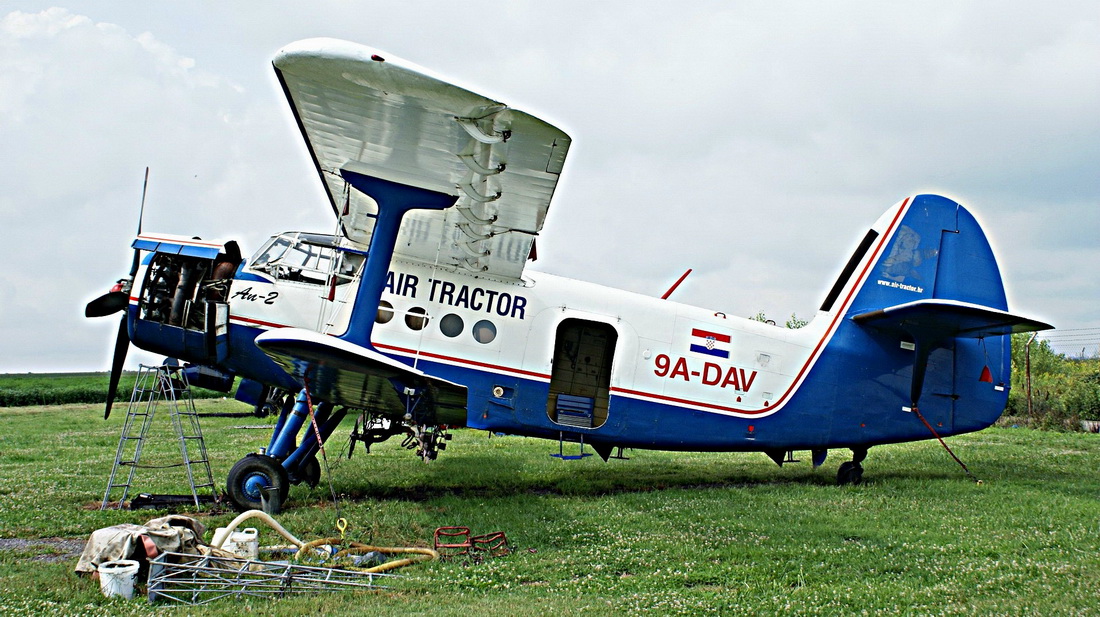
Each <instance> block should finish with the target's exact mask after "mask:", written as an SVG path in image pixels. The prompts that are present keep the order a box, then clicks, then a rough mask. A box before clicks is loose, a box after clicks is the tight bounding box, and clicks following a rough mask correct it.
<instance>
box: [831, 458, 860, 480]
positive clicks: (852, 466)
mask: <svg viewBox="0 0 1100 617" xmlns="http://www.w3.org/2000/svg"><path fill="white" fill-rule="evenodd" d="M862 482H863V466H862V465H860V464H859V463H856V462H854V461H847V462H844V463H841V464H840V469H837V472H836V483H837V486H844V485H846V484H851V485H854V486H855V485H859V484H861V483H862Z"/></svg>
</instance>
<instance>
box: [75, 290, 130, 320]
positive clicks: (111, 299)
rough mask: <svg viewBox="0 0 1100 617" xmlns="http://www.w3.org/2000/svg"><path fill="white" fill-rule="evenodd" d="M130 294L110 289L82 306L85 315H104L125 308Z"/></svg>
mask: <svg viewBox="0 0 1100 617" xmlns="http://www.w3.org/2000/svg"><path fill="white" fill-rule="evenodd" d="M129 302H130V294H128V293H126V292H124V291H112V292H110V293H105V294H103V295H102V296H100V297H98V298H96V299H95V300H92V301H91V302H89V303H88V306H85V307H84V316H85V317H106V316H107V315H111V314H113V313H117V312H119V311H121V310H122V309H124V308H126V305H127V304H129Z"/></svg>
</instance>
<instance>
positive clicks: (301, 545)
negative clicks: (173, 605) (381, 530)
mask: <svg viewBox="0 0 1100 617" xmlns="http://www.w3.org/2000/svg"><path fill="white" fill-rule="evenodd" d="M250 518H258V519H260V520H261V521H263V522H264V523H266V524H267V525H268V526H269V527H271V528H272V529H274V530H275V531H277V532H278V533H279V535H281V536H283V537H284V538H286V539H287V541H288V542H290V543H291V544H293V545H294V546H296V547H298V552H297V553H296V554H295V555H294V558H295V559H297V560H301V558H302V557H303V556H304V555H306V554H307V553H308V552H309V551H311V550H313V549H314V548H317V547H318V546H321V545H325V544H328V545H339V544H343V543H344V540H343V539H342V538H321V539H318V540H313V541H312V542H302V541H301V540H299V539H298V538H296V537H294V534H292V533H290V532H289V531H287V530H286V528H284V527H283V526H282V525H280V524H279V523H278V521H276V520H275V519H274V518H272V517H271V515H270V514H268V513H267V512H264V511H263V510H249V511H247V512H242V513H241V514H239V515H237V518H235V519H233V520H232V521H230V522H229V524H228V525H226V527H225V534H224V535H223V536H222V537H221V538H220V539H219V540H218V543H217V544H213V545H212V546H213V547H214V548H216V549H221V547H222V545H223V544H225V541H226V540H227V539H228V538H229V537H230V536H231V535H233V532H234V531H236V530H237V527H239V526H240V525H241V523H243V522H245V521H247V520H248V519H250ZM371 551H378V552H379V553H384V554H387V555H408V554H412V555H417V556H418V557H406V558H405V559H397V560H395V561H387V562H386V563H384V564H381V565H377V566H374V567H372V568H352V569H354V570H359V571H362V572H368V573H371V574H377V573H379V572H388V571H389V570H394V569H396V568H403V567H405V566H408V565H412V564H414V563H420V562H423V561H432V560H434V559H439V553H437V552H436V551H434V550H432V549H430V548H420V547H416V546H406V547H385V546H369V545H367V544H363V543H362V542H349V543H348V548H345V549H343V550H341V551H339V552H338V553H336V555H335V557H337V558H340V557H345V556H347V555H358V554H362V553H369V552H371Z"/></svg>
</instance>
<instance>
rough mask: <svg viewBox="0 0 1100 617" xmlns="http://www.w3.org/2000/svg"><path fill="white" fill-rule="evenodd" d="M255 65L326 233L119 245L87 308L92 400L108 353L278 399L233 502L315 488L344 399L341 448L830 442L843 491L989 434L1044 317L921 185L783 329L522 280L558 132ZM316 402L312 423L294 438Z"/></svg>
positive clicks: (293, 54)
mask: <svg viewBox="0 0 1100 617" xmlns="http://www.w3.org/2000/svg"><path fill="white" fill-rule="evenodd" d="M274 68H275V72H276V74H277V75H278V78H279V82H280V84H281V85H282V88H283V91H284V93H285V94H286V97H287V100H288V101H289V103H290V107H291V109H292V111H293V114H294V118H295V120H296V121H297V124H298V127H299V128H300V130H301V132H302V135H303V137H304V138H305V141H306V145H307V147H308V148H309V152H310V154H311V156H312V158H313V161H314V163H315V165H316V170H317V175H318V177H319V178H320V180H321V182H322V183H323V184H324V186H325V187H326V188H327V190H328V195H329V198H330V206H331V207H332V210H333V213H334V214H335V216H336V219H337V221H338V229H339V232H338V233H336V234H331V235H328V234H317V233H303V232H287V233H281V234H278V235H276V236H273V237H272V238H271V239H270V240H269V241H268V242H267V243H266V244H265V245H264V246H263V247H261V248H260V250H259V251H258V252H256V254H255V255H254V256H253V257H252V258H251V259H243V258H242V256H241V254H240V251H239V249H238V247H237V244H236V243H235V242H232V241H229V242H217V241H201V240H194V239H190V238H188V237H185V236H175V235H164V234H150V233H139V234H138V236H137V238H136V240H135V241H134V243H133V249H134V251H135V255H134V267H133V269H132V271H131V273H130V278H129V279H124V280H123V281H120V285H119V286H118V289H116V290H114V291H112V292H111V293H109V294H107V295H105V296H102V297H100V298H97V299H96V300H93V301H92V302H91V303H90V304H89V305H88V309H87V313H88V315H89V316H99V315H106V314H110V313H113V312H118V311H122V312H123V319H122V323H121V325H120V330H119V335H118V340H117V343H116V350H115V361H114V366H113V369H112V382H111V387H110V390H111V391H110V392H109V395H108V402H107V413H109V412H110V406H111V400H113V398H114V395H115V389H116V388H117V379H118V375H119V374H120V373H121V370H122V364H123V361H124V359H125V354H126V350H127V347H128V344H129V343H130V342H132V343H133V344H135V345H137V346H138V347H140V348H142V349H146V350H150V351H152V352H155V353H161V354H165V355H167V356H170V357H174V358H179V359H181V360H184V361H186V362H188V363H190V364H191V367H190V371H191V372H190V373H189V374H190V375H191V377H192V382H193V383H196V384H197V385H202V386H205V387H214V388H218V389H221V390H223V391H228V390H229V389H230V387H231V385H232V383H233V382H234V380H235V379H237V378H240V380H241V381H240V384H239V386H238V394H237V396H238V398H240V399H242V400H246V401H249V402H252V403H253V404H255V405H256V406H257V409H260V408H263V407H265V406H267V407H271V408H274V409H277V410H278V413H279V414H280V415H279V419H278V422H277V424H276V426H275V429H274V433H273V435H272V437H271V440H270V442H269V443H268V444H267V446H266V447H264V448H262V449H260V451H258V452H256V453H252V454H249V455H247V456H245V457H244V458H242V459H241V460H240V461H239V462H238V463H237V464H236V465H235V466H234V467H233V469H232V470H231V471H230V472H229V477H228V482H227V492H228V496H229V497H230V498H231V499H232V501H233V502H234V503H235V504H236V505H237V506H238V507H240V508H242V509H245V508H256V507H260V506H261V503H262V499H263V498H264V497H265V495H272V496H275V493H277V494H278V495H277V497H278V498H279V501H280V502H281V501H282V500H283V499H284V498H285V497H286V494H287V490H288V489H289V486H290V485H292V484H297V483H300V482H307V483H310V484H315V483H316V482H317V480H318V478H319V476H320V467H319V465H318V462H317V458H316V457H317V453H318V449H319V447H320V445H321V443H323V441H324V440H326V439H327V438H328V437H329V436H330V435H331V434H332V433H333V431H334V430H335V429H336V428H337V426H338V425H339V424H340V423H341V421H342V420H343V419H344V418H345V416H346V415H347V414H348V413H349V412H352V413H354V414H356V415H357V417H358V420H357V421H356V422H355V429H354V430H353V433H352V438H353V441H352V442H351V443H352V445H353V446H354V443H355V441H361V442H363V443H365V444H367V446H368V447H369V445H370V444H371V443H375V442H379V441H382V440H385V439H389V438H391V437H394V436H401V437H403V438H404V439H405V440H406V444H407V445H409V447H410V448H415V449H416V450H417V453H418V454H419V455H420V456H421V457H422V458H423V459H425V460H430V459H433V458H435V456H436V454H437V453H438V451H439V450H442V449H444V448H445V446H446V443H445V442H446V439H447V438H448V437H449V434H448V430H449V429H450V428H452V427H470V428H476V429H482V430H486V431H494V432H503V433H509V434H514V435H527V436H532V437H542V438H546V439H553V440H558V441H559V442H560V441H562V440H566V441H581V443H582V449H583V444H589V445H590V447H591V448H593V449H594V450H595V451H596V452H597V453H598V454H600V455H601V456H602V457H603V458H604V459H605V460H606V459H607V458H608V457H609V456H610V455H611V454H612V452H613V451H614V450H615V449H616V448H624V447H625V448H648V449H661V450H694V451H721V452H738V451H759V452H765V453H767V454H768V455H769V456H770V457H771V458H772V459H773V460H775V461H776V462H777V463H780V464H782V462H783V460H784V456H786V455H788V453H790V452H792V451H807V450H808V451H810V452H811V453H812V458H813V463H814V465H815V466H816V465H820V464H822V463H823V462H824V460H825V457H826V453H827V451H828V450H829V449H850V450H851V451H852V453H853V458H852V460H851V461H847V462H845V463H844V464H842V465H841V466H840V469H839V470H838V473H837V480H838V482H839V483H841V484H845V483H858V482H860V481H861V479H862V473H863V469H862V466H861V463H862V461H863V460H864V457H865V456H866V454H867V449H868V448H870V447H872V446H875V445H878V444H885V443H893V442H903V441H913V440H920V439H929V438H933V437H936V436H946V435H957V434H960V433H966V432H970V431H977V430H980V429H982V428H985V427H987V426H989V425H990V424H992V423H993V422H994V421H995V420H996V419H997V418H998V416H999V415H1000V414H1001V412H1002V411H1003V410H1004V407H1005V403H1006V400H1007V396H1008V388H1009V383H1010V380H1009V370H1010V365H1009V338H1008V336H1007V335H1009V334H1011V333H1013V332H1022V331H1031V330H1040V329H1046V328H1049V327H1050V326H1048V325H1047V324H1044V323H1041V322H1038V321H1035V320H1032V319H1028V318H1025V317H1021V316H1018V315H1015V314H1012V313H1009V312H1008V306H1007V303H1006V300H1005V292H1004V287H1003V285H1002V282H1001V276H1000V272H999V270H998V267H997V263H996V261H995V259H994V256H993V253H992V251H991V249H990V246H989V243H988V242H987V241H986V238H985V235H984V234H983V232H982V229H981V228H980V226H979V225H978V222H977V221H976V220H975V218H974V217H973V216H972V215H971V214H970V212H969V211H968V210H967V209H965V208H964V207H963V206H961V205H960V204H958V203H956V202H955V201H952V200H950V199H947V198H945V197H940V196H936V195H916V196H913V197H908V198H905V199H903V200H901V201H900V202H899V203H897V204H895V205H894V206H892V207H890V208H889V209H888V210H887V211H886V212H885V214H883V215H882V216H881V217H880V218H879V219H878V220H877V221H876V222H875V223H874V225H872V226H871V228H870V230H868V231H867V232H866V234H865V235H864V236H863V237H862V239H861V240H860V241H859V243H858V245H857V247H856V249H855V252H854V254H853V255H852V256H851V258H850V259H849V260H848V262H847V263H846V264H845V265H844V267H843V269H842V270H841V271H840V275H839V277H838V278H837V280H836V282H835V283H834V284H833V285H832V287H831V288H830V289H829V291H828V293H827V294H826V296H825V298H824V301H823V302H822V304H821V308H820V310H819V311H818V312H817V314H816V315H815V316H814V318H813V319H812V320H811V321H810V322H809V324H808V325H806V326H805V327H803V328H800V329H794V330H792V329H784V328H776V327H774V326H772V325H768V324H765V323H760V322H757V321H752V320H749V319H740V318H736V317H732V316H728V315H726V314H725V313H722V312H716V311H714V310H711V309H704V308H697V307H693V306H687V305H684V304H679V303H676V302H673V301H669V300H664V299H660V298H655V297H648V296H644V295H639V294H635V293H630V292H625V291H621V290H616V289H610V288H606V287H602V286H599V285H594V284H590V283H584V282H580V281H575V280H569V279H564V278H560V277H556V276H551V275H548V274H543V273H539V272H532V271H530V270H528V269H526V267H525V266H526V264H527V262H528V261H529V259H530V258H532V256H533V254H534V251H535V238H536V236H537V235H538V234H539V231H540V230H541V229H542V227H543V221H544V219H545V217H546V213H547V210H548V208H549V205H550V201H551V197H552V196H553V194H554V189H555V186H556V185H557V182H558V177H559V174H560V173H561V171H562V167H563V164H564V162H565V158H566V155H567V154H568V152H569V146H570V143H571V140H570V138H569V136H568V135H566V134H565V133H564V132H562V131H561V130H559V129H557V128H555V127H554V126H551V125H550V124H547V123H546V122H543V121H542V120H539V119H538V118H535V117H532V116H530V115H528V114H526V113H524V112H522V111H519V110H516V109H513V108H510V107H508V106H507V105H505V104H503V103H500V102H498V101H495V100H492V99H489V98H486V97H483V96H481V95H478V94H475V93H473V92H470V91H468V90H466V89H463V88H461V87H458V86H456V85H453V84H451V83H448V82H447V81H446V80H444V79H442V78H440V77H438V76H436V75H434V74H432V73H431V72H430V71H428V70H426V69H423V68H420V67H418V66H416V65H414V64H411V63H409V62H406V61H403V60H400V59H398V58H395V57H393V56H391V55H389V54H387V53H384V52H381V51H377V50H374V49H370V48H368V47H364V46H361V45H357V44H353V43H348V42H344V41H337V40H331V39H311V40H305V41H300V42H297V43H293V44H291V45H289V46H287V47H286V48H284V49H282V50H281V51H280V52H279V53H278V55H277V56H276V58H275V60H274ZM314 409H316V411H315V416H314V417H315V419H316V423H317V426H318V428H319V431H317V432H316V433H319V435H318V434H316V433H315V431H313V430H312V429H309V430H306V431H305V432H304V433H303V431H302V428H303V425H304V424H312V423H311V422H310V421H309V420H308V416H309V414H310V413H312V412H313V411H314ZM299 433H303V434H302V435H301V436H299ZM318 437H319V438H320V440H321V443H319V442H318Z"/></svg>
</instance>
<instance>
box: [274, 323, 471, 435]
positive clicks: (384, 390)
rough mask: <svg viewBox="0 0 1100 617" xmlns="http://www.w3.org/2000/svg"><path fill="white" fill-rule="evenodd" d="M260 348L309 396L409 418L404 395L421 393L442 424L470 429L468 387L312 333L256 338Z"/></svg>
mask: <svg viewBox="0 0 1100 617" xmlns="http://www.w3.org/2000/svg"><path fill="white" fill-rule="evenodd" d="M256 346H257V347H259V348H260V349H261V350H263V352H264V353H265V354H267V355H268V356H269V357H270V358H271V359H272V360H274V361H275V362H276V363H277V364H278V365H279V366H281V367H282V368H283V370H285V371H286V372H287V373H288V374H290V375H291V376H293V377H294V378H295V379H296V380H298V382H299V383H300V384H303V385H306V386H307V387H308V389H309V392H310V395H311V396H313V397H315V398H317V399H318V400H324V401H329V402H332V403H335V404H337V405H345V406H348V407H354V408H357V409H365V410H368V411H374V412H377V413H382V414H386V415H389V416H391V417H394V416H396V417H399V416H403V415H404V414H405V403H404V401H403V400H402V397H401V395H400V392H401V391H403V390H404V388H406V387H410V388H416V389H417V390H420V391H422V392H423V393H424V394H423V396H424V398H423V399H422V401H421V405H425V404H427V405H430V406H431V407H432V408H433V409H434V411H435V419H436V422H437V423H438V424H447V425H450V426H465V425H466V388H465V386H462V385H459V384H456V383H453V382H450V381H447V380H445V379H440V378H438V377H434V376H432V375H428V374H427V373H424V372H423V371H420V370H418V369H415V368H412V367H411V366H408V365H405V364H402V363H401V362H398V361H397V360H394V359H392V358H389V357H388V356H384V355H382V354H380V353H378V352H377V351H374V350H373V349H368V348H366V347H362V346H360V345H355V344H353V343H349V342H347V341H344V340H341V339H338V338H335V337H332V336H327V335H324V334H320V333H318V332H314V331H312V330H304V329H299V328H282V329H279V330H269V331H268V332H265V333H263V334H261V335H259V336H257V337H256Z"/></svg>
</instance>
